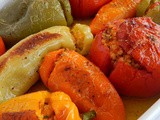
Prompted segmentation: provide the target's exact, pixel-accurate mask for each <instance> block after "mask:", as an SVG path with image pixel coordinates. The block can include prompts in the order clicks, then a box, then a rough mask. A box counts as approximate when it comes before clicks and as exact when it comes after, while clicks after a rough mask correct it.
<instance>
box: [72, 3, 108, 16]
mask: <svg viewBox="0 0 160 120" xmlns="http://www.w3.org/2000/svg"><path fill="white" fill-rule="evenodd" d="M110 1H111V0H70V4H71V8H72V15H73V16H74V17H75V18H88V17H91V16H93V15H94V14H96V12H98V10H99V9H100V7H102V6H103V5H104V4H106V3H108V2H110Z"/></svg>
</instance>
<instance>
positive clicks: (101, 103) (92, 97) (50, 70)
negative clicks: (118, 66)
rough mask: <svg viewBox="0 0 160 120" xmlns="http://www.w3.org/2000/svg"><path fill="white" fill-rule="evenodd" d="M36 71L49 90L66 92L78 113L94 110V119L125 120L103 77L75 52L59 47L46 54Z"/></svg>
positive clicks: (106, 80) (121, 104)
mask: <svg viewBox="0 0 160 120" xmlns="http://www.w3.org/2000/svg"><path fill="white" fill-rule="evenodd" d="M39 73H40V76H41V79H42V81H43V83H44V84H45V85H46V86H47V87H48V88H49V89H50V90H51V91H63V92H65V93H67V94H68V95H69V96H70V97H71V99H72V101H73V102H74V103H75V104H76V106H77V107H78V109H79V111H80V113H85V112H88V111H91V110H94V111H95V112H96V117H95V118H94V120H125V111H124V106H123V103H122V101H121V98H120V96H119V95H118V94H117V92H116V90H115V89H114V87H113V86H112V85H111V83H110V82H109V80H108V79H107V78H106V76H105V75H104V74H103V73H102V72H101V71H100V70H99V68H98V67H96V66H95V65H93V64H92V63H91V62H90V61H89V60H87V59H86V58H85V57H83V56H81V55H80V54H78V53H77V52H75V51H72V50H65V49H60V50H58V51H53V52H50V53H48V54H47V55H46V56H45V58H44V61H43V62H42V64H41V66H40V69H39Z"/></svg>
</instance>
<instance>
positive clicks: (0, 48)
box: [0, 37, 6, 55]
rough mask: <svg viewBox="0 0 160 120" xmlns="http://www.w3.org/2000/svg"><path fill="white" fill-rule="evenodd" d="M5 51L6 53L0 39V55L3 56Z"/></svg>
mask: <svg viewBox="0 0 160 120" xmlns="http://www.w3.org/2000/svg"><path fill="white" fill-rule="evenodd" d="M5 51H6V47H5V45H4V42H3V40H2V38H1V37H0V55H2V54H4V53H5Z"/></svg>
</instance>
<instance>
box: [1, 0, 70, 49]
mask: <svg viewBox="0 0 160 120" xmlns="http://www.w3.org/2000/svg"><path fill="white" fill-rule="evenodd" d="M72 22H73V18H72V15H71V8H70V3H69V1H68V0H14V1H12V0H8V1H6V4H5V5H4V7H2V9H0V36H2V38H3V40H4V42H5V43H6V45H7V46H12V45H14V44H15V43H17V42H18V41H20V40H21V39H23V38H25V37H27V36H28V35H30V34H33V33H36V32H39V31H40V30H43V29H46V28H48V27H51V26H55V25H62V26H67V25H71V23H72Z"/></svg>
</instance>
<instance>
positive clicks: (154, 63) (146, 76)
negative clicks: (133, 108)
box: [89, 17, 160, 97]
mask: <svg viewBox="0 0 160 120" xmlns="http://www.w3.org/2000/svg"><path fill="white" fill-rule="evenodd" d="M159 48H160V25H158V24H155V23H154V22H153V21H152V20H151V18H147V17H139V18H131V19H126V20H118V21H114V22H111V23H108V24H107V26H106V29H104V30H103V31H101V32H100V33H98V34H97V35H96V37H95V40H94V41H93V43H92V46H91V49H90V55H89V58H90V60H91V61H92V62H93V63H95V64H96V65H97V66H98V67H100V69H101V70H102V71H103V72H104V73H105V74H106V73H109V75H108V78H109V80H110V81H111V83H112V84H113V85H114V87H115V88H116V89H117V91H118V92H119V93H120V94H122V95H126V96H136V97H150V96H154V95H156V94H158V93H160V49H159ZM110 66H111V68H110Z"/></svg>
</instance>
